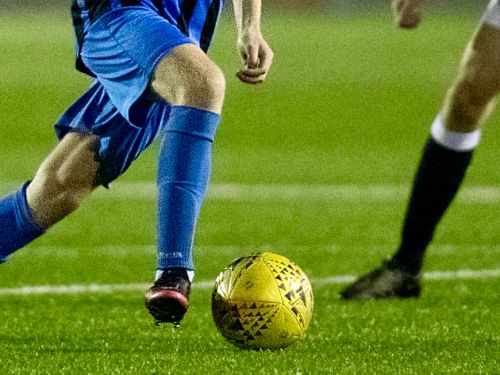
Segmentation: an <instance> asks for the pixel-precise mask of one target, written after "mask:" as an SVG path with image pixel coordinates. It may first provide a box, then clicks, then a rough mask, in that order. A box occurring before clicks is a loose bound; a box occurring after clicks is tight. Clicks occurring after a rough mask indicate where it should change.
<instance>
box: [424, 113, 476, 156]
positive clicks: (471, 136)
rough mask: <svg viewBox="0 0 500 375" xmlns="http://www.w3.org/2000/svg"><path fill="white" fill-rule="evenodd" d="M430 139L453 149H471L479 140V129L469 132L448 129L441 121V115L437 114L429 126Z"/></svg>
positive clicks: (460, 150)
mask: <svg viewBox="0 0 500 375" xmlns="http://www.w3.org/2000/svg"><path fill="white" fill-rule="evenodd" d="M431 135H432V139H434V141H435V142H436V143H438V144H439V145H441V146H443V147H445V148H447V149H449V150H453V151H458V152H464V151H472V150H473V149H475V148H476V147H477V146H478V145H479V142H480V141H481V130H480V129H477V130H474V131H473V132H469V133H460V132H455V131H452V130H449V129H447V128H446V125H445V124H444V123H443V121H442V119H441V116H440V115H439V116H437V117H436V119H435V120H434V122H433V123H432V127H431Z"/></svg>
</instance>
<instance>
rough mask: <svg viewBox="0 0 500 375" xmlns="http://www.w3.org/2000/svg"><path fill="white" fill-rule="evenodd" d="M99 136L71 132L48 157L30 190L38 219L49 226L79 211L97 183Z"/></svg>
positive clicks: (28, 195) (31, 206)
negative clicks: (96, 154) (83, 200)
mask: <svg viewBox="0 0 500 375" xmlns="http://www.w3.org/2000/svg"><path fill="white" fill-rule="evenodd" d="M98 142H99V141H98V139H97V137H96V136H95V135H92V134H79V133H69V134H67V135H66V136H65V137H64V138H63V139H62V140H61V142H59V144H58V145H57V146H56V148H55V149H54V150H53V151H52V153H51V154H50V155H49V156H48V157H47V158H46V159H45V160H44V162H43V163H42V165H41V166H40V168H39V169H38V171H37V173H36V175H35V177H34V178H33V181H32V182H31V183H30V184H29V186H28V189H27V191H26V195H27V198H28V204H29V206H30V208H31V210H32V214H33V216H34V219H35V221H36V222H37V223H38V224H40V225H41V226H42V227H44V228H49V227H50V226H52V225H54V224H55V223H57V222H58V221H60V220H61V219H63V218H64V217H65V216H67V215H68V214H70V213H71V212H73V211H75V210H76V209H77V208H78V206H79V205H80V202H81V201H82V199H83V198H84V197H85V196H86V195H87V194H89V193H90V192H91V191H92V190H94V188H95V187H96V186H97V181H96V180H97V171H98V169H99V163H98V162H97V161H96V157H95V152H94V150H95V149H96V147H97V145H98Z"/></svg>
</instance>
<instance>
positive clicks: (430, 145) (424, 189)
mask: <svg viewBox="0 0 500 375" xmlns="http://www.w3.org/2000/svg"><path fill="white" fill-rule="evenodd" d="M471 158H472V151H465V152H458V151H453V150H449V149H447V148H444V147H443V146H441V145H439V144H438V143H436V142H435V141H434V140H433V139H429V141H427V143H426V145H425V147H424V150H423V154H422V159H421V161H420V165H419V168H418V170H417V174H416V176H415V180H414V182H413V189H412V193H411V197H410V202H409V204H408V208H407V212H406V217H405V221H404V226H403V232H402V237H401V245H400V247H399V249H398V251H397V252H396V254H395V255H394V257H393V260H394V261H395V262H396V263H397V264H398V265H399V266H401V267H403V268H404V269H406V270H408V271H409V272H412V273H418V272H419V271H420V269H421V267H422V263H423V258H424V253H425V249H426V248H427V246H428V245H429V243H430V242H431V240H432V236H433V234H434V230H435V229H436V226H437V224H438V223H439V220H440V219H441V217H442V216H443V214H444V212H445V211H446V209H447V208H448V206H449V205H450V203H451V201H452V200H453V198H454V197H455V194H456V192H457V191H458V188H459V187H460V184H461V182H462V180H463V178H464V176H465V172H466V170H467V167H468V166H469V163H470V161H471Z"/></svg>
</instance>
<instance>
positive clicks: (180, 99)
mask: <svg viewBox="0 0 500 375" xmlns="http://www.w3.org/2000/svg"><path fill="white" fill-rule="evenodd" d="M151 87H152V89H153V90H154V92H155V93H156V94H157V95H158V96H160V97H161V98H162V99H163V100H165V101H166V102H168V103H170V104H171V105H172V109H171V112H170V116H169V119H168V122H167V124H166V126H165V128H164V132H163V134H162V136H161V145H160V156H159V163H158V177H157V183H158V215H157V220H158V228H157V230H158V234H157V236H158V272H157V280H156V283H155V285H154V286H153V287H152V288H151V289H150V290H149V291H148V292H147V293H146V306H147V307H148V309H149V310H150V312H151V313H152V314H153V316H154V317H155V318H156V320H157V321H159V322H162V321H173V322H179V321H180V319H182V317H183V315H184V313H185V312H186V310H187V307H188V295H189V283H188V282H187V281H189V280H186V278H187V275H188V274H190V273H191V272H192V271H193V270H194V265H193V255H192V251H193V238H194V231H195V226H196V222H197V219H198V214H199V211H200V207H201V204H202V201H203V199H204V196H205V192H206V189H207V186H208V182H209V177H210V168H211V146H212V141H213V139H214V136H215V132H216V128H217V125H218V123H219V120H220V112H221V109H222V104H223V100H224V87H225V81H224V76H223V74H222V72H221V70H220V69H219V68H218V67H217V66H216V65H215V64H214V63H213V62H212V61H211V60H210V59H209V58H208V57H207V55H206V54H205V53H204V52H203V51H202V50H200V49H199V48H198V47H197V46H194V45H190V44H185V45H181V46H179V47H176V48H175V49H174V50H173V51H172V52H171V53H170V54H168V55H166V56H165V57H164V58H163V59H162V60H161V62H160V63H159V64H158V66H157V68H156V70H155V72H154V76H153V79H152V82H151Z"/></svg>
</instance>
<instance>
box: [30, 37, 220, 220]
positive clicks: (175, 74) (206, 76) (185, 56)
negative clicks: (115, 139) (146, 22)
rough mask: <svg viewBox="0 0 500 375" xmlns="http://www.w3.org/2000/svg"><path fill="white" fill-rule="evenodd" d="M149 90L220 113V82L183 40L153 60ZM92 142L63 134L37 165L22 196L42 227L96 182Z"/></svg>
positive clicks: (199, 53) (71, 208)
mask: <svg viewBox="0 0 500 375" xmlns="http://www.w3.org/2000/svg"><path fill="white" fill-rule="evenodd" d="M150 89H151V90H152V91H153V94H154V95H156V96H157V97H159V98H160V99H162V100H165V101H167V102H168V103H170V104H172V105H184V106H189V107H194V108H199V109H205V110H208V111H212V112H215V113H220V112H221V110H222V104H223V101H224V90H225V80H224V75H223V73H222V71H221V70H220V69H219V68H218V67H217V65H215V64H214V63H213V62H212V60H210V58H209V57H208V56H207V55H206V54H205V53H204V52H203V51H202V50H201V49H200V48H199V47H196V46H194V45H191V44H186V45H181V46H178V47H176V48H174V49H173V50H172V52H171V53H169V54H168V55H166V56H165V57H164V58H163V59H162V60H161V61H160V62H159V64H158V66H157V67H156V69H155V72H154V74H153V78H152V80H151V84H150ZM98 145H99V139H98V138H97V136H95V135H92V134H79V133H69V134H67V135H66V136H65V137H64V138H63V139H62V140H61V141H60V142H59V144H58V145H57V146H56V148H55V149H54V150H53V151H52V153H51V154H50V155H49V156H48V157H47V158H46V159H45V160H44V162H43V163H42V165H41V166H40V167H39V169H38V171H37V173H36V175H35V177H34V178H33V181H32V182H31V183H30V185H29V186H28V189H27V192H26V194H27V199H28V204H29V206H30V208H31V211H32V214H33V218H34V220H35V221H36V222H37V223H38V224H39V225H41V226H42V227H43V228H46V229H47V228H49V227H51V226H52V225H54V224H55V223H57V222H58V221H60V220H62V219H63V218H64V217H66V216H67V215H69V214H70V213H72V212H73V211H75V210H76V209H77V208H78V207H79V205H80V203H81V202H82V200H83V199H84V198H85V197H86V196H87V195H89V194H90V193H91V192H92V191H93V190H94V189H95V188H96V187H97V186H98V183H99V182H98V181H97V175H98V171H99V162H98V159H97V158H96V150H97V149H98Z"/></svg>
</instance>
